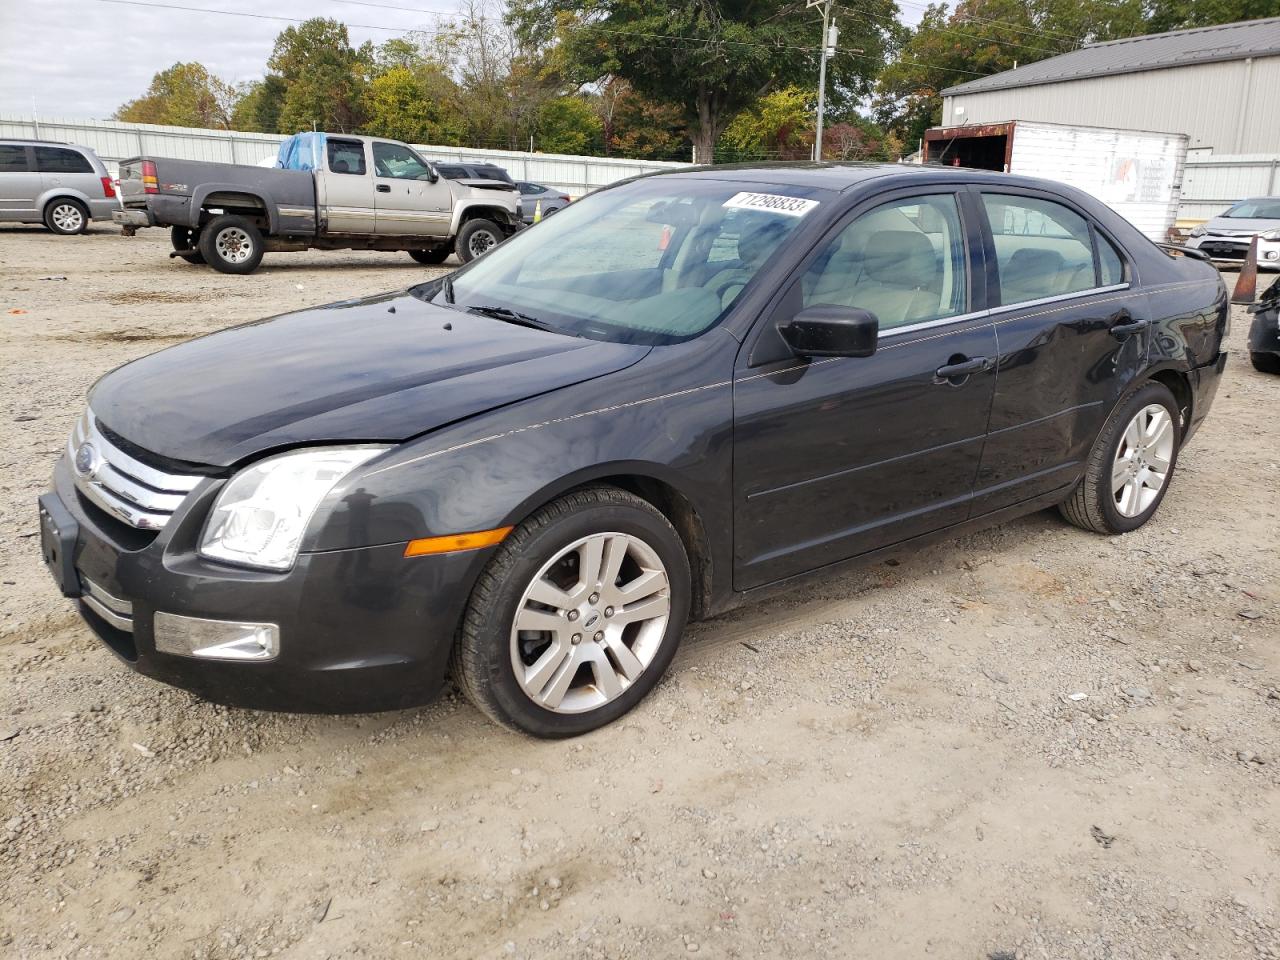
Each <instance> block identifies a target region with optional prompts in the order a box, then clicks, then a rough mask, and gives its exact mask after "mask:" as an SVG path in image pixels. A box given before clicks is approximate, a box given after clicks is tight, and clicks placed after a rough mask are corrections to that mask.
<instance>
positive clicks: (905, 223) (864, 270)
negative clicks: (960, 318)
mask: <svg viewBox="0 0 1280 960" xmlns="http://www.w3.org/2000/svg"><path fill="white" fill-rule="evenodd" d="M800 284H801V300H802V302H803V304H804V306H806V307H811V306H816V305H818V304H833V305H836V306H843V307H857V308H858V309H861V310H869V311H870V312H871V313H874V314H875V315H876V317H877V318H878V319H879V321H880V329H882V330H891V329H893V328H894V327H902V326H907V325H909V324H913V323H923V322H926V321H929V320H939V319H943V318H945V317H954V316H957V315H959V314H961V313H964V312H966V309H967V304H968V283H967V280H966V271H965V245H964V231H963V229H962V226H961V221H960V212H959V208H958V206H957V203H956V198H955V196H954V195H953V194H937V195H930V196H923V197H912V198H910V199H907V200H895V201H894V202H892V203H887V204H885V205H884V206H881V207H876V208H875V209H874V210H872V211H870V212H868V213H865V214H863V215H861V216H860V217H858V218H857V219H856V220H854V221H853V222H852V223H850V224H849V225H848V226H847V227H845V228H844V229H843V230H841V231H840V233H839V234H838V235H837V236H836V237H835V238H833V239H832V240H831V241H830V242H829V243H828V244H827V246H826V248H825V249H824V250H823V251H822V252H821V253H819V255H818V258H817V259H816V260H814V261H813V263H812V264H811V265H810V266H809V268H808V270H806V271H805V273H804V276H803V277H801V280H800Z"/></svg>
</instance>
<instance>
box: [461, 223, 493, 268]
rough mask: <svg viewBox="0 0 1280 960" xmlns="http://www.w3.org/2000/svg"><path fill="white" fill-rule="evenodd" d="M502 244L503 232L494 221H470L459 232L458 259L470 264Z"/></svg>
mask: <svg viewBox="0 0 1280 960" xmlns="http://www.w3.org/2000/svg"><path fill="white" fill-rule="evenodd" d="M501 242H502V231H501V230H499V229H498V225H497V224H496V223H494V222H493V221H492V220H468V221H467V222H466V223H464V224H463V225H462V229H461V230H459V231H458V239H457V242H456V243H455V244H454V246H455V247H456V248H457V253H458V259H459V260H461V261H462V262H463V263H470V262H471V261H472V260H474V259H475V258H476V257H478V256H480V255H481V254H482V253H488V252H489V251H490V250H492V249H493V248H494V247H496V246H497V245H498V244H500V243H501Z"/></svg>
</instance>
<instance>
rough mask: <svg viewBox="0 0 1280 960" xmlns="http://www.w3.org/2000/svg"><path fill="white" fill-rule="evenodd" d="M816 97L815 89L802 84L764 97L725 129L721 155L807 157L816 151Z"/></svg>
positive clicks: (725, 156)
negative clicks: (806, 87) (814, 148)
mask: <svg viewBox="0 0 1280 960" xmlns="http://www.w3.org/2000/svg"><path fill="white" fill-rule="evenodd" d="M816 99H817V94H816V92H815V91H809V90H805V89H802V88H800V87H784V88H783V89H781V90H775V91H774V92H773V93H769V94H766V95H765V96H763V97H761V98H760V99H759V100H757V101H756V102H755V103H754V104H752V105H751V106H750V107H748V108H747V109H746V110H743V111H742V112H741V113H739V114H738V115H737V116H736V117H734V118H733V122H732V123H730V124H729V126H728V127H727V128H726V129H725V132H724V138H723V140H722V141H721V144H722V151H721V156H720V159H728V160H758V159H766V158H769V159H778V160H803V159H806V158H808V157H809V156H810V155H811V154H812V152H813V141H814V129H815V117H814V109H815V103H814V101H815V100H816ZM723 148H727V149H723Z"/></svg>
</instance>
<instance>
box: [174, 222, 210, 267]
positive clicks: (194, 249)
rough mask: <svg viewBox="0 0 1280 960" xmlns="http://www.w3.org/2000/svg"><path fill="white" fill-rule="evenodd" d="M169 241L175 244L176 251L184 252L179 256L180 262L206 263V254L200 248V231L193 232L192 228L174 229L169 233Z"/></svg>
mask: <svg viewBox="0 0 1280 960" xmlns="http://www.w3.org/2000/svg"><path fill="white" fill-rule="evenodd" d="M169 240H170V242H172V243H173V249H174V250H180V251H184V252H182V253H179V254H178V259H179V260H185V261H187V263H204V254H202V253H201V252H200V248H199V243H200V231H199V230H193V229H191V227H174V228H173V229H172V230H170V231H169ZM185 251H191V252H190V253H187V252H185Z"/></svg>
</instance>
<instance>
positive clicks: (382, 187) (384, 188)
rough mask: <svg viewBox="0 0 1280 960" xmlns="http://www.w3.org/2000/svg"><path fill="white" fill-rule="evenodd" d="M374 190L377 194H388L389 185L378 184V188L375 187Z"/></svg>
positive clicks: (389, 190)
mask: <svg viewBox="0 0 1280 960" xmlns="http://www.w3.org/2000/svg"><path fill="white" fill-rule="evenodd" d="M375 189H376V190H377V191H378V192H379V193H390V192H391V184H389V183H380V184H378V186H377V187H376V188H375Z"/></svg>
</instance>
